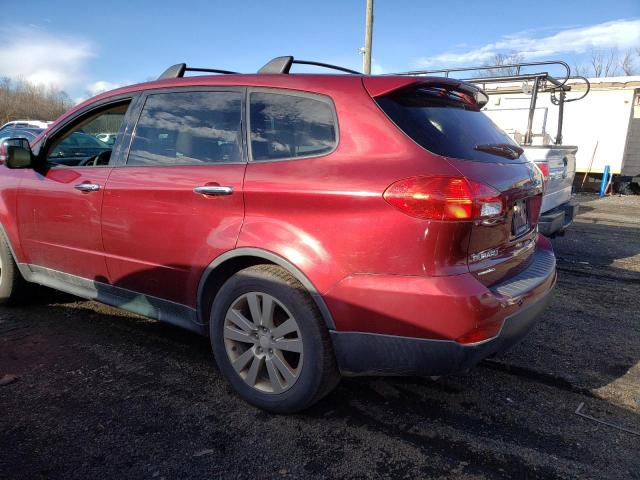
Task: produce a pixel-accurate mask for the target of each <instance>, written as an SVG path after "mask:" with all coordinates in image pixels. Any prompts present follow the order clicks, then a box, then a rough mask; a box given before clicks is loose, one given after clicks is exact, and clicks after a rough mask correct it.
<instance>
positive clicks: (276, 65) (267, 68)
mask: <svg viewBox="0 0 640 480" xmlns="http://www.w3.org/2000/svg"><path fill="white" fill-rule="evenodd" d="M293 64H296V65H313V66H315V67H322V68H329V69H331V70H338V71H340V72H345V73H352V74H355V75H362V73H361V72H357V71H355V70H351V69H350V68H344V67H339V66H337V65H331V64H330V63H322V62H312V61H311V60H295V59H294V58H293V57H292V56H291V55H286V56H284V57H276V58H273V59H271V60H269V61H268V62H267V63H266V64H265V65H264V66H263V67H262V68H261V69H260V70H258V73H259V74H265V73H266V74H277V73H289V70H291V65H293Z"/></svg>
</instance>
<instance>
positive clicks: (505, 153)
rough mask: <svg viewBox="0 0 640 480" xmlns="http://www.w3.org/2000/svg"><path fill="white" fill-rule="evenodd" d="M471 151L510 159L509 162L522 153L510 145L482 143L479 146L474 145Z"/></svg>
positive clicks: (516, 147) (520, 149) (519, 149)
mask: <svg viewBox="0 0 640 480" xmlns="http://www.w3.org/2000/svg"><path fill="white" fill-rule="evenodd" d="M473 149H474V150H478V151H480V152H486V153H491V154H493V155H499V156H501V157H505V158H510V159H511V160H515V159H516V158H518V157H519V156H520V155H522V154H523V153H524V150H523V149H522V148H520V147H518V146H517V145H511V144H510V143H483V144H481V145H476V146H475V147H473Z"/></svg>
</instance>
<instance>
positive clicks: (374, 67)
mask: <svg viewBox="0 0 640 480" xmlns="http://www.w3.org/2000/svg"><path fill="white" fill-rule="evenodd" d="M371 73H372V74H373V75H384V74H385V73H389V72H387V69H386V68H384V67H383V66H382V65H380V64H379V63H378V61H377V60H376V59H375V58H372V59H371Z"/></svg>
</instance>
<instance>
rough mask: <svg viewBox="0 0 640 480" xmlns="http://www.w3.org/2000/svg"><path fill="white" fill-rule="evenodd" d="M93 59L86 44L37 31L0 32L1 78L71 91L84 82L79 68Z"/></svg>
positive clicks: (26, 29) (90, 48)
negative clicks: (5, 77)
mask: <svg viewBox="0 0 640 480" xmlns="http://www.w3.org/2000/svg"><path fill="white" fill-rule="evenodd" d="M92 56H94V52H93V48H92V46H91V44H90V43H89V42H87V41H86V40H82V39H74V38H69V37H64V36H58V35H51V34H48V33H45V32H43V31H42V30H40V29H38V28H28V27H27V28H25V27H12V28H11V29H10V30H9V29H7V28H3V29H1V30H0V75H1V76H7V77H9V78H12V79H22V80H26V81H29V82H32V83H36V84H42V85H46V86H52V87H56V88H60V89H70V88H74V87H75V86H77V85H79V84H81V83H82V82H83V81H84V75H83V72H82V67H83V65H84V64H85V62H86V61H87V60H88V59H89V58H91V57H92Z"/></svg>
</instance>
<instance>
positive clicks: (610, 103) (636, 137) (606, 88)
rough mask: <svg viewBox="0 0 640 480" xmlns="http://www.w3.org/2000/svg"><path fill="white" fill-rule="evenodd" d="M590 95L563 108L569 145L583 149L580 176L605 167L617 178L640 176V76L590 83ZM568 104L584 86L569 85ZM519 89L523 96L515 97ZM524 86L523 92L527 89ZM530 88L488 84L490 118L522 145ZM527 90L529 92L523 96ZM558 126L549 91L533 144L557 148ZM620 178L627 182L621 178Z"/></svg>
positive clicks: (540, 105)
mask: <svg viewBox="0 0 640 480" xmlns="http://www.w3.org/2000/svg"><path fill="white" fill-rule="evenodd" d="M589 82H590V83H591V91H590V92H589V95H587V96H586V97H585V98H584V99H583V100H582V101H580V102H575V103H567V104H566V105H565V108H564V118H563V129H562V132H563V138H562V143H563V144H565V145H575V146H577V147H578V151H577V154H576V171H577V172H578V173H583V174H586V173H587V172H589V173H595V174H601V173H602V172H603V171H604V167H605V166H606V165H608V166H609V169H610V172H611V173H612V174H616V175H621V176H624V177H627V180H628V181H630V180H631V179H632V178H633V177H636V180H635V181H636V182H637V181H638V177H640V76H630V77H608V78H590V79H589ZM567 84H568V85H570V86H571V91H570V92H568V93H567V99H571V98H572V97H575V96H579V95H580V94H581V92H583V91H584V88H585V84H584V83H583V82H581V81H579V80H569V81H568V82H567ZM518 85H519V86H520V89H521V92H514V88H517V87H518ZM523 87H524V88H523ZM528 88H529V86H528V85H527V84H524V85H523V83H522V82H519V84H516V83H509V84H493V85H489V84H487V85H486V86H485V89H486V91H487V93H489V94H490V97H489V98H490V100H489V103H487V105H486V106H485V108H484V111H485V113H486V114H487V115H488V116H489V117H491V118H492V119H493V121H494V122H495V123H496V124H497V125H499V126H500V127H501V128H503V129H504V130H506V131H507V132H508V133H510V134H511V135H512V136H513V137H514V139H515V140H516V141H518V142H519V143H522V139H523V138H524V135H525V132H526V129H527V120H528V118H527V117H528V113H529V105H530V99H531V95H530V94H528V92H527V90H528ZM522 90H524V91H522ZM557 124H558V107H557V106H556V105H554V104H552V102H551V93H550V92H540V93H539V94H538V100H537V103H536V108H535V114H534V117H533V125H532V130H533V138H532V145H552V144H554V143H555V135H556V131H557ZM619 178H620V179H623V178H621V177H619Z"/></svg>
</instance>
